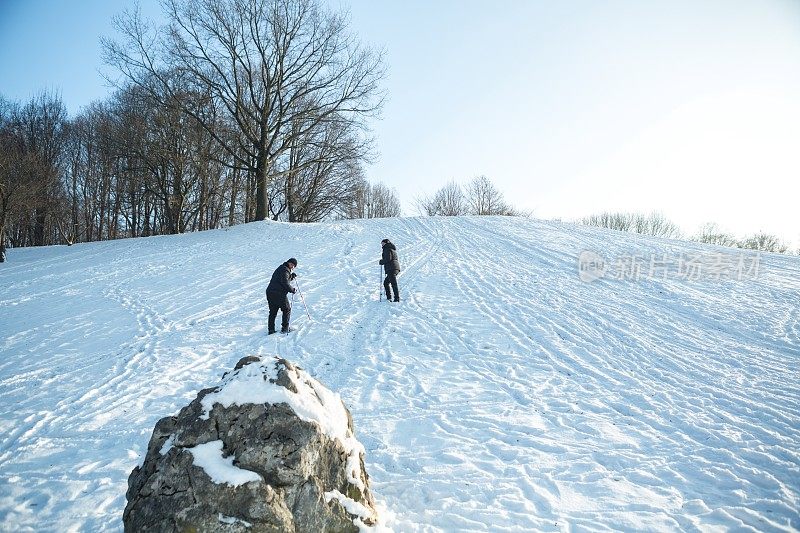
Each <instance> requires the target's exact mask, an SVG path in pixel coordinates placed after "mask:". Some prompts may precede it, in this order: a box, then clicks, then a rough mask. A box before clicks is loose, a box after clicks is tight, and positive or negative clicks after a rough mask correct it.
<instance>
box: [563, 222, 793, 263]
mask: <svg viewBox="0 0 800 533" xmlns="http://www.w3.org/2000/svg"><path fill="white" fill-rule="evenodd" d="M578 223H580V224H584V225H587V226H597V227H601V228H608V229H613V230H617V231H629V232H633V233H640V234H643V235H652V236H655V237H667V238H674V239H677V238H682V237H684V235H683V233H682V232H681V230H680V228H679V227H678V225H677V224H675V223H674V222H672V221H670V220H669V219H667V218H666V217H665V216H664V215H663V214H661V213H650V214H649V215H645V214H642V213H619V212H616V213H611V212H605V213H600V214H596V215H591V216H588V217H584V218H582V219H580V220H578ZM689 239H690V240H693V241H696V242H703V243H707V244H717V245H720V246H730V247H733V248H743V249H749V250H760V251H763V252H777V253H787V252H789V253H790V250H789V246H788V245H787V244H786V243H784V242H783V241H781V239H780V238H778V237H777V236H775V235H771V234H768V233H764V232H758V233H755V234H753V235H750V236H748V237H743V238H737V237H735V236H733V235H731V234H729V233H725V232H723V231H722V230H720V229H719V226H717V225H716V224H713V223H709V224H706V225H704V226H703V227H702V228H701V229H700V231H699V232H698V233H696V234H695V235H692V236H690V237H689ZM797 252H798V254H800V249H799V250H798V251H797Z"/></svg>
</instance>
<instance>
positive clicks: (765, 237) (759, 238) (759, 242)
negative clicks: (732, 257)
mask: <svg viewBox="0 0 800 533" xmlns="http://www.w3.org/2000/svg"><path fill="white" fill-rule="evenodd" d="M739 248H747V249H748V250H760V251H762V252H777V253H780V254H783V253H786V252H787V251H788V250H789V247H788V246H787V245H786V243H784V242H783V241H781V240H780V239H779V238H778V237H777V236H775V235H770V234H769V233H763V232H761V233H756V234H755V235H751V236H750V237H747V238H745V239H742V240H741V241H739Z"/></svg>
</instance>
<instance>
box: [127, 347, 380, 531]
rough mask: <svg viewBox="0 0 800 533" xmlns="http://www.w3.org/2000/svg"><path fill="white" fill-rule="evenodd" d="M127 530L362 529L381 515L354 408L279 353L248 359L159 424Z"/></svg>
mask: <svg viewBox="0 0 800 533" xmlns="http://www.w3.org/2000/svg"><path fill="white" fill-rule="evenodd" d="M127 499H128V504H127V505H126V507H125V512H124V515H123V521H124V524H125V531H136V532H138V531H181V532H184V531H186V532H189V531H198V532H200V531H247V532H252V533H254V532H260V531H281V532H283V531H315V532H317V531H343V532H345V531H353V532H355V531H358V530H359V527H360V526H361V527H363V526H365V525H367V526H369V525H372V524H374V523H375V521H376V520H377V513H376V512H375V505H374V501H373V498H372V495H371V493H370V490H369V477H368V476H367V472H366V470H365V469H364V448H363V446H361V444H360V443H359V442H358V441H357V440H356V438H355V436H354V432H353V421H352V418H351V417H350V413H349V411H348V410H347V408H346V407H345V405H344V403H343V402H342V400H341V398H340V397H339V395H338V394H334V393H333V392H331V391H330V390H328V389H327V388H325V387H324V386H323V385H321V384H320V383H319V382H318V381H316V380H315V379H313V378H312V377H311V376H309V375H308V374H307V373H306V372H304V371H303V370H302V369H300V368H298V367H296V366H294V365H292V364H291V363H289V362H288V361H286V360H283V359H266V358H264V359H262V358H259V357H246V358H244V359H242V360H241V361H239V363H238V364H237V365H236V367H235V369H234V370H233V372H231V373H228V374H226V375H224V376H223V379H222V383H221V384H220V385H219V386H218V387H215V388H211V389H205V390H202V391H200V393H199V394H198V395H197V398H196V399H195V400H194V401H192V403H190V404H189V405H188V406H186V407H184V408H183V409H181V411H180V412H179V413H178V415H177V416H172V417H167V418H162V419H161V420H160V421H159V422H158V423H157V424H156V427H155V429H154V430H153V436H152V437H151V438H150V443H149V445H148V447H147V456H146V457H145V461H144V464H143V465H142V466H141V467H139V466H137V467H136V468H134V470H133V472H131V475H130V477H129V479H128V493H127Z"/></svg>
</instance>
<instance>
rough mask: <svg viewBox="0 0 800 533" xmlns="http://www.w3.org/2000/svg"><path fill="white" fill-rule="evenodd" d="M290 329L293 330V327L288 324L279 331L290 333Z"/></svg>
mask: <svg viewBox="0 0 800 533" xmlns="http://www.w3.org/2000/svg"><path fill="white" fill-rule="evenodd" d="M292 331H294V328H290V327H289V326H286V327H285V328H281V333H291V332H292Z"/></svg>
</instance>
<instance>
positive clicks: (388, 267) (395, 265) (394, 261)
mask: <svg viewBox="0 0 800 533" xmlns="http://www.w3.org/2000/svg"><path fill="white" fill-rule="evenodd" d="M381 246H382V247H383V252H382V254H381V260H380V261H379V262H378V264H380V265H383V271H384V272H386V279H384V280H383V288H384V289H386V300H387V301H390V302H391V301H392V292H391V291H390V290H389V287H390V286H391V288H392V290H394V301H395V302H399V301H400V290H399V289H398V288H397V274H399V273H400V260H399V259H398V258H397V247H396V246H395V245H394V244H392V242H391V241H390V240H389V239H383V240H382V241H381Z"/></svg>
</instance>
